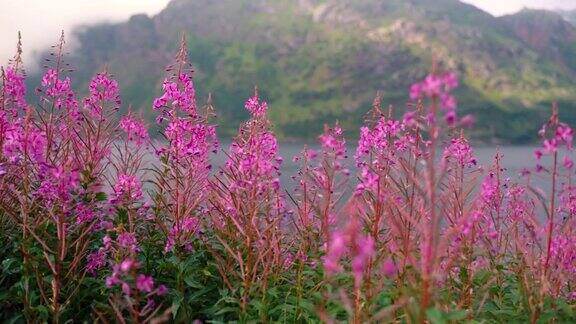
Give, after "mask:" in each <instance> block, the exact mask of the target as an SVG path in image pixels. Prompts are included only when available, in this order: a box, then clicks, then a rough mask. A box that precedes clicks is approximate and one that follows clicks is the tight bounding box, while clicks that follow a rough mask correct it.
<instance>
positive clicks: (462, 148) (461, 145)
mask: <svg viewBox="0 0 576 324" xmlns="http://www.w3.org/2000/svg"><path fill="white" fill-rule="evenodd" d="M444 159H446V160H452V159H453V160H455V161H457V162H458V165H461V166H467V167H472V166H475V165H476V164H477V161H476V158H475V157H474V151H473V150H472V147H471V146H470V144H469V143H468V140H467V139H466V138H465V137H463V136H460V137H458V138H454V139H452V140H451V141H450V144H449V145H448V146H447V147H446V148H445V150H444Z"/></svg>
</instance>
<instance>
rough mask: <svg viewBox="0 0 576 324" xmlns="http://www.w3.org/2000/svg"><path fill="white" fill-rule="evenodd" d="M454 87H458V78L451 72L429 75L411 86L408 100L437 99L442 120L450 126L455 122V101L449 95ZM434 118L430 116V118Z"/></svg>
mask: <svg viewBox="0 0 576 324" xmlns="http://www.w3.org/2000/svg"><path fill="white" fill-rule="evenodd" d="M456 87H458V77H457V75H456V74H455V73H453V72H448V73H445V74H429V75H428V76H426V78H424V80H423V81H421V82H418V83H415V84H413V85H412V87H411V88H410V99H412V100H418V99H420V100H421V99H424V98H425V97H427V98H437V99H438V101H439V104H440V108H442V110H444V113H445V115H444V120H445V121H446V123H447V124H448V125H450V126H451V125H454V124H456V122H457V114H456V108H457V101H456V98H455V97H454V96H453V95H452V94H451V93H450V92H451V91H452V90H454V89H455V88H456ZM434 117H435V116H431V118H434Z"/></svg>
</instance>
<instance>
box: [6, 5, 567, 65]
mask: <svg viewBox="0 0 576 324" xmlns="http://www.w3.org/2000/svg"><path fill="white" fill-rule="evenodd" d="M168 1H169V0H0V65H5V64H6V62H7V60H8V59H9V58H11V57H12V56H13V55H14V52H15V46H16V45H15V44H16V33H17V31H18V30H20V31H22V36H23V39H24V53H25V56H24V59H25V62H26V63H27V66H28V67H29V68H31V67H33V66H34V64H32V63H34V62H33V61H34V59H33V58H34V57H35V53H37V52H38V51H40V50H42V49H45V48H47V46H49V45H51V44H54V43H55V42H56V41H57V39H58V37H59V35H60V31H61V30H62V29H64V30H65V31H66V32H70V31H71V30H72V29H73V27H74V26H75V25H79V24H86V23H94V22H99V21H121V20H125V19H127V18H128V17H130V16H131V15H133V14H135V13H147V14H149V15H153V14H155V13H157V12H159V11H160V10H162V8H164V7H165V6H166V4H167V3H168ZM214 1H218V0H214ZM294 1H296V0H294ZM383 1H385V0H383ZM428 1H435V0H428ZM465 2H468V3H472V4H474V5H476V6H478V7H480V8H482V9H484V10H486V11H489V12H491V13H492V14H495V15H502V14H506V13H512V12H515V11H518V10H520V9H522V8H523V7H533V8H548V9H556V8H564V9H569V8H576V0H465Z"/></svg>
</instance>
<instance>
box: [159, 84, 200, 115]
mask: <svg viewBox="0 0 576 324" xmlns="http://www.w3.org/2000/svg"><path fill="white" fill-rule="evenodd" d="M162 90H164V94H162V96H160V97H158V98H156V99H154V104H153V107H154V109H156V110H160V111H162V114H161V115H160V116H159V118H158V119H157V120H158V121H161V120H162V119H163V118H165V117H167V116H172V115H173V114H174V112H170V110H167V108H168V106H169V105H171V106H172V107H173V109H174V110H176V111H181V112H185V113H187V114H188V115H189V116H192V117H195V116H196V115H197V113H196V90H195V89H194V82H193V81H192V76H191V75H190V74H187V73H180V74H179V75H178V76H177V77H176V78H175V79H174V80H171V79H166V80H164V83H163V85H162Z"/></svg>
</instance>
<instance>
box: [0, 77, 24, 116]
mask: <svg viewBox="0 0 576 324" xmlns="http://www.w3.org/2000/svg"><path fill="white" fill-rule="evenodd" d="M4 78H5V79H4V96H5V97H4V100H5V101H6V103H7V104H8V107H7V108H8V109H9V110H12V113H13V114H15V113H17V112H18V110H20V111H24V110H25V109H26V106H27V103H26V85H25V84H24V75H22V74H21V73H19V72H18V71H17V70H15V69H14V68H12V67H9V68H7V69H6V72H5V76H4Z"/></svg>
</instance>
